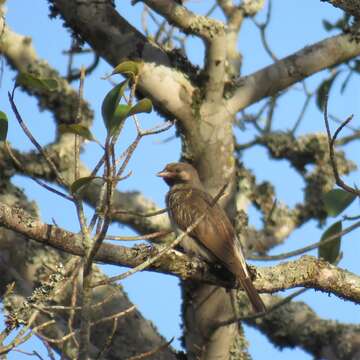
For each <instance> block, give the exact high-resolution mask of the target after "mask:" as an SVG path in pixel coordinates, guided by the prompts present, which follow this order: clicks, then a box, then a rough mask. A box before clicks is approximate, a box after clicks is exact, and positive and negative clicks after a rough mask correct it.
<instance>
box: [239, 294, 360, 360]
mask: <svg viewBox="0 0 360 360" xmlns="http://www.w3.org/2000/svg"><path fill="white" fill-rule="evenodd" d="M266 300H267V305H268V306H271V305H272V304H274V303H276V302H277V301H279V300H278V299H277V297H276V296H273V297H270V296H267V297H266ZM246 323H248V324H249V325H251V326H253V327H256V328H257V329H259V330H260V331H261V332H263V333H264V334H265V335H266V336H267V338H268V339H269V340H270V341H271V342H272V343H273V344H274V345H276V346H278V347H280V349H283V348H286V347H289V348H293V347H294V346H297V347H299V348H301V349H303V350H304V351H306V352H308V353H310V354H312V355H313V356H314V357H315V358H317V359H319V358H321V359H325V360H334V359H336V360H356V359H358V358H359V355H360V326H359V325H351V324H344V323H339V322H337V321H333V320H324V319H321V318H320V317H318V316H317V315H316V313H315V312H314V311H313V310H312V309H311V308H310V307H309V306H308V305H306V304H305V303H303V302H294V301H293V302H291V303H289V304H286V305H285V306H283V307H281V308H279V309H278V310H276V311H274V312H273V313H270V314H268V315H267V316H265V317H263V318H260V319H256V320H249V321H246ZM274 324H276V326H274Z"/></svg>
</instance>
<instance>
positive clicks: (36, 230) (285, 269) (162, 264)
mask: <svg viewBox="0 0 360 360" xmlns="http://www.w3.org/2000/svg"><path fill="white" fill-rule="evenodd" d="M0 225H2V226H4V227H6V228H7V229H10V230H13V231H15V232H17V233H20V234H22V235H25V236H27V237H28V238H32V239H34V240H35V241H38V242H41V243H43V244H44V245H49V246H52V247H54V248H56V249H59V250H62V251H65V252H67V253H70V254H73V255H78V256H84V254H85V252H84V249H83V245H82V240H81V236H80V235H79V234H75V233H72V232H69V231H66V230H63V229H61V228H59V227H55V226H53V225H49V224H45V223H42V222H41V221H39V220H37V219H34V218H32V217H31V216H29V215H28V214H27V213H25V212H24V211H23V210H21V209H19V208H15V207H10V206H7V205H5V204H0ZM158 252H159V250H158V249H156V248H154V247H149V246H137V247H134V248H127V247H123V246H117V245H112V244H106V243H103V244H102V245H101V247H100V249H99V251H98V253H97V254H96V256H95V261H100V262H104V263H108V264H114V265H121V266H127V267H136V266H138V265H140V264H142V263H143V262H144V261H145V260H147V259H148V258H149V257H154V256H155V255H156V254H157V253H158ZM149 270H152V271H157V272H162V273H167V274H173V275H176V276H179V277H180V278H182V279H184V280H190V279H191V280H197V281H202V282H207V283H211V284H217V285H221V286H225V287H230V288H232V287H234V286H235V284H234V281H233V279H230V280H229V279H227V280H222V279H220V280H219V277H218V276H216V275H214V274H213V273H211V271H209V270H210V269H208V266H207V264H205V263H204V262H202V261H200V260H198V259H193V260H189V258H188V257H187V256H185V255H183V254H179V253H177V252H174V251H172V252H169V253H168V254H164V255H163V257H161V259H159V260H158V261H157V262H155V263H154V264H153V265H152V266H150V267H149ZM254 277H255V279H254V284H255V287H256V288H257V290H259V291H260V292H270V293H272V292H276V291H280V290H285V289H290V288H294V287H298V286H303V287H307V288H315V289H317V290H321V291H324V292H327V293H332V294H334V295H336V296H338V297H340V298H343V299H347V300H350V301H353V302H356V303H360V277H358V276H356V275H355V274H353V273H350V272H349V271H347V270H344V269H340V268H338V267H336V266H334V265H331V264H329V263H327V262H325V261H323V260H319V259H315V258H313V257H310V256H303V257H301V258H300V259H298V260H295V261H292V262H285V263H282V264H279V265H276V266H273V267H263V268H257V269H256V274H255V276H254Z"/></svg>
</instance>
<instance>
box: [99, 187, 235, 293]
mask: <svg viewBox="0 0 360 360" xmlns="http://www.w3.org/2000/svg"><path fill="white" fill-rule="evenodd" d="M227 185H228V184H225V185H224V186H223V187H222V188H221V189H220V191H219V193H218V194H217V195H216V196H215V198H214V200H213V202H212V204H211V206H214V205H215V204H216V202H217V201H218V200H219V198H220V197H221V196H222V195H223V194H224V192H225V189H226V187H227ZM206 215H207V214H206V212H204V213H203V214H201V216H200V217H199V218H197V219H196V220H195V221H194V222H193V223H192V224H191V225H190V226H188V227H187V229H186V230H185V232H183V233H182V234H181V235H179V236H178V237H177V238H176V239H175V240H174V241H172V242H170V243H169V244H167V245H165V246H163V247H162V249H160V250H159V252H158V253H157V254H156V255H155V256H153V257H151V258H150V259H148V260H146V261H144V262H143V263H142V264H140V265H138V266H136V267H134V268H132V269H130V270H128V271H126V272H125V273H122V274H120V275H117V276H113V277H110V278H108V279H106V280H102V281H99V282H97V283H95V284H93V285H92V286H93V287H97V286H101V285H108V284H110V283H112V282H114V281H120V280H124V279H125V278H127V277H129V276H131V275H133V274H135V273H137V272H139V271H142V270H145V269H146V268H147V267H149V266H150V265H151V264H153V263H154V262H156V261H157V260H159V259H160V257H162V256H163V255H164V254H166V253H167V252H168V251H169V250H171V249H173V248H174V247H175V246H176V245H178V244H179V243H180V242H181V241H182V240H183V239H184V237H185V236H187V235H188V234H189V233H190V232H191V231H192V230H194V229H195V228H196V226H198V225H199V223H200V222H201V221H202V220H203V219H204V217H205V216H206Z"/></svg>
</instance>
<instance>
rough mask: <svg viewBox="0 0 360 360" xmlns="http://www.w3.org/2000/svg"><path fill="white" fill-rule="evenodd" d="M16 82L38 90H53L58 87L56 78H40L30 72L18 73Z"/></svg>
mask: <svg viewBox="0 0 360 360" xmlns="http://www.w3.org/2000/svg"><path fill="white" fill-rule="evenodd" d="M16 82H17V83H18V84H22V85H24V86H27V87H29V88H31V89H33V90H38V91H54V90H57V89H58V88H59V83H58V81H57V80H56V79H52V78H40V77H37V76H35V75H33V74H30V73H20V75H19V76H18V77H17V79H16Z"/></svg>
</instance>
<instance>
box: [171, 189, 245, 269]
mask: <svg viewBox="0 0 360 360" xmlns="http://www.w3.org/2000/svg"><path fill="white" fill-rule="evenodd" d="M167 201H168V207H169V209H170V216H171V218H172V220H173V222H174V223H175V224H176V225H177V226H178V227H179V228H180V229H181V230H182V231H185V230H186V229H187V228H188V227H189V226H190V225H192V224H193V223H194V222H195V221H196V220H197V219H198V218H199V217H200V216H201V215H202V214H205V218H204V219H203V220H202V221H201V222H200V223H199V225H198V226H197V227H196V228H195V229H194V230H192V231H191V233H190V235H191V237H193V238H195V239H196V240H197V241H199V242H200V243H201V244H202V245H203V246H205V247H206V248H207V249H208V250H209V251H210V252H211V253H212V254H213V255H214V256H215V257H216V258H217V259H218V260H219V261H220V262H221V263H223V264H224V265H225V266H226V267H227V268H228V269H229V270H230V271H231V272H233V273H234V274H235V275H237V272H236V271H235V270H236V269H238V267H239V260H240V261H241V263H242V265H243V267H244V268H245V270H244V271H245V272H246V273H247V270H246V264H245V260H244V257H243V255H242V253H241V250H240V249H239V250H237V246H236V244H235V241H236V240H235V239H236V235H235V233H234V228H233V226H232V224H231V222H230V220H229V218H228V216H227V214H226V213H225V211H224V210H223V208H222V207H221V206H220V205H218V204H215V205H213V198H212V197H211V196H210V195H209V194H208V193H206V192H205V191H202V190H200V189H196V188H190V189H189V188H186V189H176V190H171V191H170V192H169V195H168V200H167ZM212 205H213V206H212ZM238 251H240V253H238ZM247 275H248V274H247Z"/></svg>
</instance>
